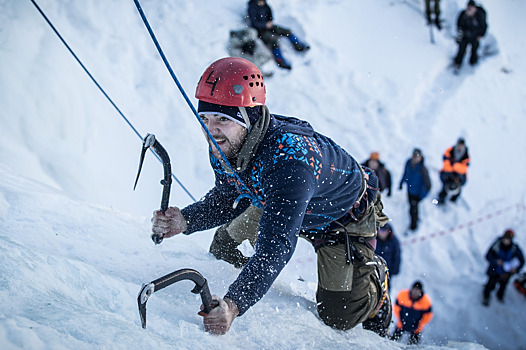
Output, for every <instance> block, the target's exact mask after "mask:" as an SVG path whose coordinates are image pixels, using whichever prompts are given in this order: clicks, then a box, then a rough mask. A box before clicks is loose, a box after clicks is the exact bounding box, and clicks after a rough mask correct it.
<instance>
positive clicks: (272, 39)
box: [248, 0, 310, 69]
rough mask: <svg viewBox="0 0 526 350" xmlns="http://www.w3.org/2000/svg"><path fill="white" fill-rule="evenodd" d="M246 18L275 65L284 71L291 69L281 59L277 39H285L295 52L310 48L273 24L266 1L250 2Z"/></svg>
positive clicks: (255, 0)
mask: <svg viewBox="0 0 526 350" xmlns="http://www.w3.org/2000/svg"><path fill="white" fill-rule="evenodd" d="M248 18H249V20H250V24H251V25H252V27H254V28H255V29H256V30H257V31H258V35H259V37H260V38H261V40H263V42H264V43H265V44H266V45H267V46H268V47H269V49H270V50H271V51H272V54H273V55H274V59H275V61H276V63H277V65H278V66H279V67H281V68H284V69H291V68H292V66H291V64H290V63H289V62H288V61H287V60H286V59H285V57H283V53H282V52H281V48H280V46H279V38H280V37H282V36H284V37H287V38H288V39H289V40H290V42H291V43H292V45H293V46H294V49H295V50H296V51H307V50H308V49H309V48H310V46H309V45H308V44H306V43H304V42H302V41H301V40H300V39H299V38H298V37H297V36H296V35H294V33H292V31H291V30H290V29H288V28H285V27H282V26H278V25H276V24H274V22H273V18H272V10H271V9H270V6H269V5H268V4H267V2H266V0H250V1H249V2H248Z"/></svg>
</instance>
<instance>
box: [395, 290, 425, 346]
mask: <svg viewBox="0 0 526 350" xmlns="http://www.w3.org/2000/svg"><path fill="white" fill-rule="evenodd" d="M393 313H394V315H395V316H396V318H397V319H398V322H397V323H396V330H395V332H394V334H393V336H392V337H391V338H392V339H393V340H398V339H400V338H401V337H402V334H403V333H404V332H407V333H410V334H411V338H409V344H418V343H419V342H420V334H421V333H422V331H423V330H424V327H425V326H426V325H427V324H428V323H429V321H431V319H432V318H433V310H432V306H431V299H430V298H429V296H428V295H427V294H425V293H424V288H423V285H422V282H420V281H416V282H415V283H414V284H413V286H412V287H411V289H405V290H402V291H401V292H400V293H398V296H397V297H396V303H395V306H394V310H393Z"/></svg>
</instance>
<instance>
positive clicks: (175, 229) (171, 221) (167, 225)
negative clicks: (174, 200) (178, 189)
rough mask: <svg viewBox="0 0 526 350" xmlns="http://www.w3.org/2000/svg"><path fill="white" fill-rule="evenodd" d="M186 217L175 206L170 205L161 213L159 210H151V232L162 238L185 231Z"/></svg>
mask: <svg viewBox="0 0 526 350" xmlns="http://www.w3.org/2000/svg"><path fill="white" fill-rule="evenodd" d="M186 229H187V225H186V219H185V218H184V216H183V214H182V213H181V210H180V209H179V208H177V207H170V208H168V209H167V210H166V212H165V213H163V212H162V211H160V210H156V211H154V212H153V217H152V232H153V234H156V235H160V236H161V237H163V238H170V237H172V236H175V235H177V234H179V233H181V232H184V231H186Z"/></svg>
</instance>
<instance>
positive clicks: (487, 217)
mask: <svg viewBox="0 0 526 350" xmlns="http://www.w3.org/2000/svg"><path fill="white" fill-rule="evenodd" d="M513 208H517V209H519V210H520V209H522V210H524V209H526V205H524V203H516V204H512V205H509V206H507V207H506V208H502V209H498V210H496V211H495V212H494V213H488V214H486V215H482V216H479V217H478V218H476V219H473V220H469V221H468V222H465V223H461V224H458V225H457V226H453V227H450V228H448V229H443V230H440V231H438V232H432V233H430V234H428V235H425V236H420V237H413V238H410V239H406V240H403V241H401V242H400V245H402V246H406V245H409V244H415V243H420V242H424V241H427V240H428V239H434V238H438V237H442V236H445V235H447V234H450V233H453V232H455V231H460V230H463V229H466V228H471V227H473V226H475V225H477V224H480V223H482V222H484V221H488V220H491V219H493V218H495V217H497V216H500V215H502V214H505V213H507V212H508V211H509V210H511V209H513Z"/></svg>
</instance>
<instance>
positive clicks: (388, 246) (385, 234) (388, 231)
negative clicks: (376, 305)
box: [375, 223, 401, 290]
mask: <svg viewBox="0 0 526 350" xmlns="http://www.w3.org/2000/svg"><path fill="white" fill-rule="evenodd" d="M377 238H378V239H377V240H376V250H375V253H376V254H377V255H380V256H381V257H382V258H384V260H385V262H386V263H387V267H388V268H389V276H390V277H393V276H396V275H398V273H399V272H400V253H401V250H400V242H399V241H398V238H397V237H396V236H395V234H394V230H393V226H391V224H389V223H387V224H385V225H384V226H382V227H380V228H379V229H378V237H377ZM390 289H391V285H389V290H390Z"/></svg>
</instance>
